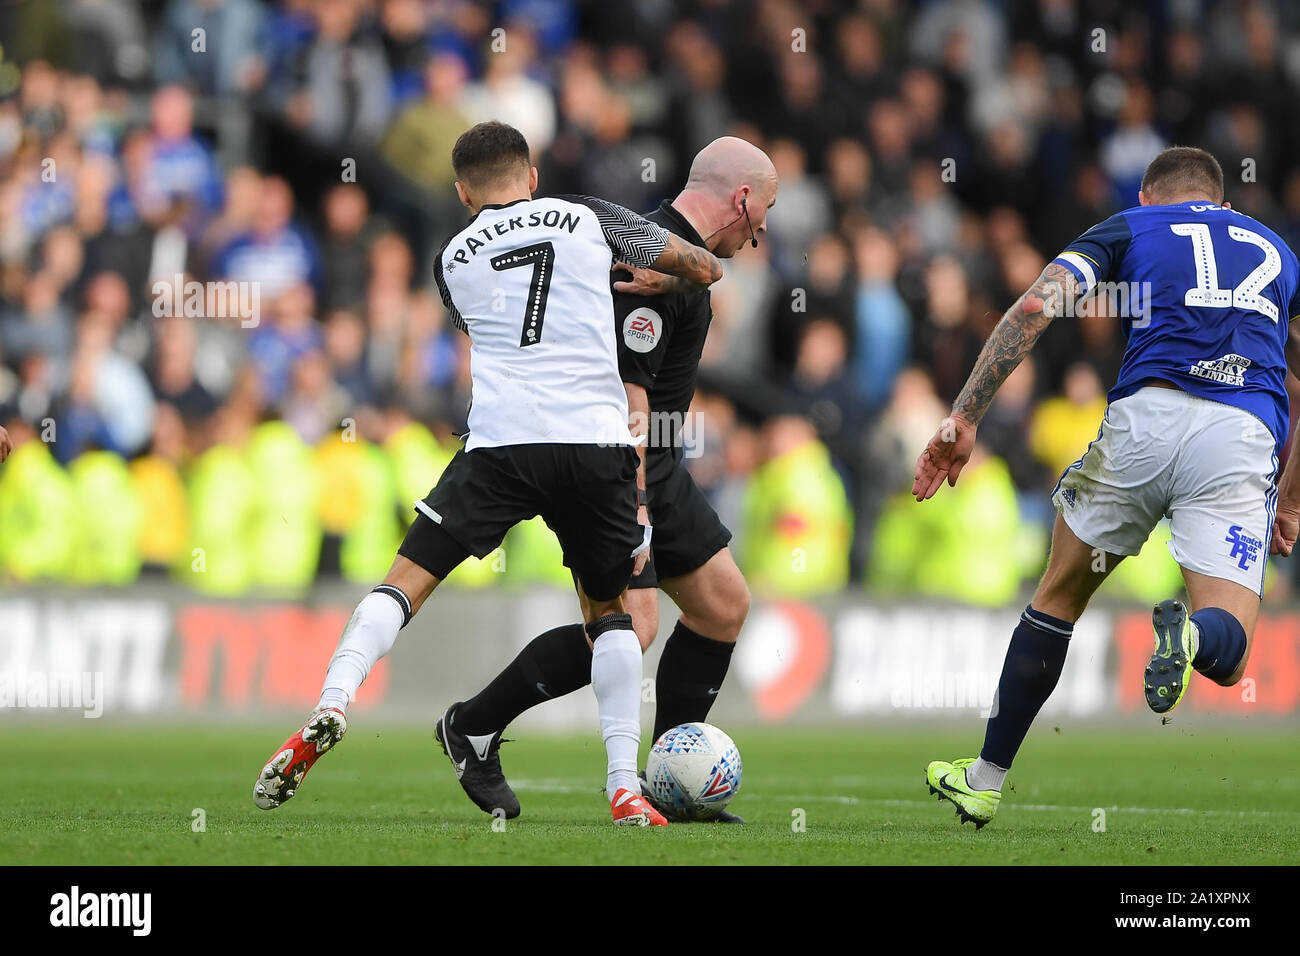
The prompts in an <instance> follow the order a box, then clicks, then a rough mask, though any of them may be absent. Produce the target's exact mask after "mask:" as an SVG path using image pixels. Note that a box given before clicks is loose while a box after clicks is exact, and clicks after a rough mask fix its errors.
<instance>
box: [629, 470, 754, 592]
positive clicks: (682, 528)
mask: <svg viewBox="0 0 1300 956" xmlns="http://www.w3.org/2000/svg"><path fill="white" fill-rule="evenodd" d="M653 454H654V452H651V455H653ZM646 465H647V474H646V499H647V501H648V503H649V507H650V523H651V524H652V525H654V534H653V535H652V536H651V538H650V560H649V561H647V562H646V566H645V568H644V569H643V570H642V571H641V573H640V574H638V575H636V577H634V578H632V580H631V581H630V582H629V583H628V587H629V588H653V587H658V586H659V582H660V581H661V580H663V579H664V578H676V577H681V576H682V575H684V574H690V573H691V572H692V571H694V570H695V569H696V568H699V567H702V566H703V565H704V564H705V563H706V562H707V561H708V560H709V558H711V557H713V556H714V555H715V554H717V553H718V552H719V551H721V550H722V549H723V548H725V547H726V546H727V544H728V543H729V542H730V541H731V532H730V531H729V530H728V529H727V526H726V525H724V524H723V523H722V519H721V518H719V517H718V513H717V512H716V511H714V510H713V505H711V504H709V499H708V498H706V497H704V492H703V491H701V490H700V487H699V485H697V484H696V483H695V479H694V478H692V477H691V473H690V472H689V471H687V469H686V465H685V464H684V463H683V462H682V461H680V460H673V459H672V458H671V457H669V456H665V457H664V458H663V459H661V460H659V461H654V460H651V461H648V462H647V463H646Z"/></svg>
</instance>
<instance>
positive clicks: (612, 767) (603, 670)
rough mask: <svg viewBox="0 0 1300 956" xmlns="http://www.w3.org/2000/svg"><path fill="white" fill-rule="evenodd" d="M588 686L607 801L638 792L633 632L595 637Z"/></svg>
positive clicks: (637, 652) (637, 655)
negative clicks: (605, 766)
mask: <svg viewBox="0 0 1300 956" xmlns="http://www.w3.org/2000/svg"><path fill="white" fill-rule="evenodd" d="M591 686H592V689H593V690H595V692H596V703H597V704H598V705H599V707H600V735H601V737H603V738H604V740H605V754H606V756H607V757H608V758H609V773H608V775H607V776H606V778H605V793H606V794H607V795H608V797H609V799H610V800H613V799H614V794H616V793H618V791H619V790H631V791H632V792H633V793H634V794H639V793H640V792H641V790H640V786H639V784H638V783H637V779H636V760H637V751H638V750H639V749H640V748H641V643H640V641H638V640H637V639H636V632H635V631H632V630H630V629H628V630H622V629H619V630H609V631H605V632H604V633H603V634H601V635H600V636H599V637H597V638H596V639H595V642H594V643H593V644H592V652H591Z"/></svg>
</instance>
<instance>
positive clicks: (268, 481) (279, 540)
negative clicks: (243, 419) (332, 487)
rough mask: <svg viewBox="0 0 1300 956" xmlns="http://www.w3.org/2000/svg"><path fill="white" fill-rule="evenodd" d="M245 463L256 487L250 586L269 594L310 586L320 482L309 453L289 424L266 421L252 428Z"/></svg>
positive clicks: (318, 526) (317, 548)
mask: <svg viewBox="0 0 1300 956" xmlns="http://www.w3.org/2000/svg"><path fill="white" fill-rule="evenodd" d="M247 454H248V463H249V468H250V469H251V471H252V476H253V481H254V483H255V484H256V486H257V497H256V500H255V504H254V510H255V511H256V514H257V518H256V520H255V521H254V523H253V536H252V541H251V544H252V551H251V558H252V562H253V585H254V587H256V588H266V589H269V590H273V591H282V590H285V591H301V590H304V589H306V588H308V587H310V586H311V583H312V581H313V580H314V579H315V577H316V566H317V565H318V564H319V563H320V545H321V537H322V532H321V524H320V518H319V516H318V511H317V505H318V501H319V495H320V482H319V480H318V476H317V474H316V467H315V460H314V458H313V456H312V450H311V449H310V448H309V447H308V446H307V445H306V443H305V442H303V440H302V439H301V438H299V437H298V433H297V432H296V431H294V429H293V426H292V425H289V424H288V423H286V422H279V421H273V422H264V423H263V424H261V425H258V426H257V427H256V428H254V429H253V434H252V436H251V437H250V439H249V442H248V452H247Z"/></svg>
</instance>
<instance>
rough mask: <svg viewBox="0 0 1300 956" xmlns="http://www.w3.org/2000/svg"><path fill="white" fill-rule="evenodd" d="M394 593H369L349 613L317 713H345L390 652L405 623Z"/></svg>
mask: <svg viewBox="0 0 1300 956" xmlns="http://www.w3.org/2000/svg"><path fill="white" fill-rule="evenodd" d="M396 590H397V589H396V588H387V589H385V590H383V591H371V592H370V593H369V594H367V595H366V596H365V597H363V598H362V599H361V603H360V604H358V605H357V609H356V610H355V611H353V612H352V617H351V619H350V620H349V621H348V625H347V627H345V628H344V629H343V636H342V637H341V638H339V646H338V648H337V649H336V650H335V651H334V656H333V657H332V658H330V666H329V670H327V671H326V672H325V686H324V687H323V688H322V689H321V692H320V703H319V704H317V705H316V709H317V710H321V709H323V708H326V707H337V708H338V709H339V710H344V711H345V710H347V706H348V704H350V703H351V702H352V698H353V697H355V696H356V695H357V688H358V687H360V686H361V682H362V681H363V680H365V679H366V675H367V674H369V673H370V668H372V667H374V666H375V664H376V663H377V662H378V660H379V659H380V658H381V657H383V656H384V655H385V654H387V653H388V652H389V651H391V650H392V649H393V644H394V642H395V641H396V640H397V632H398V631H400V630H401V629H402V625H403V624H405V623H406V621H407V614H406V608H405V606H404V605H403V604H402V603H401V598H399V597H398V596H397V594H395V593H393V592H394V591H396ZM405 597H406V595H402V598H405Z"/></svg>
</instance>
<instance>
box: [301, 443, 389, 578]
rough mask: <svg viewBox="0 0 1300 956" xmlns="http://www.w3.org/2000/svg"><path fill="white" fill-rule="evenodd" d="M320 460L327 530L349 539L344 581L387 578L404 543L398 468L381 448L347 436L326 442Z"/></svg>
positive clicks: (344, 549) (343, 553) (341, 554)
mask: <svg viewBox="0 0 1300 956" xmlns="http://www.w3.org/2000/svg"><path fill="white" fill-rule="evenodd" d="M314 457H315V468H316V474H317V476H318V480H319V483H320V522H321V527H322V529H323V530H324V531H326V532H328V533H330V534H337V535H340V536H341V537H342V539H343V544H342V547H341V549H340V552H339V565H340V568H341V570H342V572H343V576H344V577H346V578H347V579H348V580H349V581H356V582H358V583H365V582H368V581H373V580H375V579H377V578H382V577H383V576H384V573H385V572H386V571H387V570H388V567H389V565H391V564H392V563H393V553H394V552H395V551H396V550H397V546H398V545H399V544H401V541H402V528H400V527H399V525H398V519H397V509H396V508H395V507H394V502H395V501H396V500H397V489H396V484H395V479H394V468H393V465H392V463H391V462H390V461H389V460H388V456H387V455H385V454H384V452H383V451H382V449H380V448H379V447H378V446H376V445H374V444H372V443H370V442H368V441H365V440H364V439H361V440H352V441H349V440H347V437H345V435H344V433H342V432H336V433H334V434H333V435H329V436H327V437H326V438H325V439H323V440H322V441H321V443H320V444H319V445H318V446H317V447H316V451H315V454H314Z"/></svg>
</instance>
